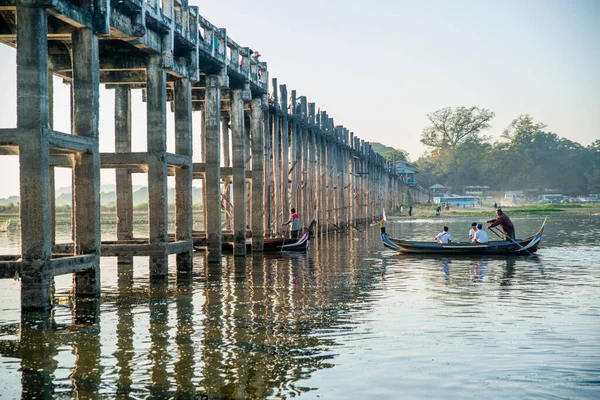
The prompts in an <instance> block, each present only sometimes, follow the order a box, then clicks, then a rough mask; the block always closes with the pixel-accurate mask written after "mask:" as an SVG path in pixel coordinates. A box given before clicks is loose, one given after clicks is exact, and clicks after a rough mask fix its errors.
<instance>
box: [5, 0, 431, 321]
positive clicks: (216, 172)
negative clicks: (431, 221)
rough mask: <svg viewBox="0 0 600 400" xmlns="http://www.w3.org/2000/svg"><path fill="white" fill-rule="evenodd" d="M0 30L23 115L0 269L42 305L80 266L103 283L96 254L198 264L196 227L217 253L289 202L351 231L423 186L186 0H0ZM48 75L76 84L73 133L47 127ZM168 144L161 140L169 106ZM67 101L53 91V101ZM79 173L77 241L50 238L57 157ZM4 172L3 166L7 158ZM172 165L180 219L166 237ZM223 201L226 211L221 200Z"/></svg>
mask: <svg viewBox="0 0 600 400" xmlns="http://www.w3.org/2000/svg"><path fill="white" fill-rule="evenodd" d="M0 41H1V42H2V43H4V44H6V45H8V46H12V47H17V44H18V47H17V52H16V53H17V126H16V127H15V128H11V129H1V130H0V154H4V155H18V156H19V162H20V169H19V173H20V195H21V202H20V212H21V216H20V225H21V253H20V254H18V255H2V256H0V278H12V277H13V276H15V273H18V274H19V275H20V276H21V279H22V281H21V307H22V309H24V310H26V309H47V308H49V307H50V305H51V285H50V282H51V280H52V279H53V277H54V276H57V275H63V274H74V293H75V295H76V296H92V297H97V296H99V295H100V280H99V271H100V256H118V257H120V259H121V260H127V259H128V258H129V259H130V258H131V257H133V256H148V257H150V276H151V277H152V278H164V277H165V276H167V274H168V256H169V255H170V254H177V268H178V270H189V269H191V265H192V263H191V258H192V251H193V240H194V239H199V238H200V237H202V238H204V241H205V245H206V248H207V259H208V261H209V262H220V261H221V245H222V241H223V235H224V232H225V233H227V234H228V235H231V236H232V240H233V241H234V254H235V255H245V253H246V246H245V242H246V238H247V235H248V231H250V233H251V235H252V251H258V252H260V251H261V250H262V248H263V238H264V237H265V236H270V235H281V234H282V233H283V232H282V230H281V229H282V228H281V224H282V223H283V222H284V221H285V217H286V216H287V212H288V210H289V209H290V208H291V207H295V208H296V209H297V210H298V211H299V214H300V216H301V217H302V218H303V219H302V224H303V225H304V226H306V225H307V224H308V222H309V218H312V217H315V218H316V219H317V220H318V228H317V229H318V232H319V233H321V232H327V231H329V230H331V229H336V230H340V229H348V228H350V227H351V226H355V225H358V224H364V223H367V222H369V221H371V220H373V219H374V218H377V217H378V216H379V214H380V212H381V210H382V208H384V207H385V208H388V209H392V208H394V207H396V206H398V205H399V204H401V203H404V204H408V203H409V202H413V203H417V202H424V201H426V200H427V193H426V192H425V191H422V190H420V189H419V188H415V187H407V186H405V185H404V184H403V183H402V182H401V180H400V179H399V178H398V176H397V175H395V174H393V173H391V165H390V164H389V163H387V162H385V160H384V159H383V158H382V157H381V156H380V155H378V154H375V153H374V152H373V151H372V149H371V147H370V145H369V143H368V142H365V141H364V140H361V139H359V138H358V137H356V136H355V135H354V133H353V132H350V131H349V130H348V129H347V128H345V127H343V126H342V125H336V124H335V123H334V120H333V118H331V116H329V115H328V114H327V112H325V111H321V110H319V109H318V108H317V106H316V105H315V103H310V102H308V100H307V98H306V97H305V96H298V95H297V93H296V91H295V90H291V91H290V92H289V93H288V90H287V88H286V85H278V83H277V80H276V79H273V80H272V91H271V92H269V73H268V70H267V64H266V63H265V62H262V61H259V59H258V57H257V55H256V53H253V52H252V50H250V49H249V48H248V47H242V46H241V45H239V44H237V43H236V42H235V41H234V40H233V39H231V38H230V37H228V36H227V32H226V30H225V29H223V28H217V27H215V26H214V25H212V24H211V23H210V22H208V21H207V20H205V19H204V18H202V16H201V15H200V14H199V13H198V8H197V7H192V6H188V4H187V2H186V1H179V0H163V1H162V2H157V0H148V1H143V0H118V1H117V0H111V1H108V0H71V1H69V0H0ZM53 76H58V77H61V78H62V79H63V81H64V82H65V83H67V84H69V85H70V88H71V105H70V110H71V132H58V131H56V130H54V129H53V125H54V124H53V117H52V116H53V107H54V104H53V83H52V82H53ZM101 84H104V85H106V87H107V88H109V89H114V95H115V150H116V151H115V152H111V153H101V152H100V151H99V146H98V143H99V135H100V133H101V132H100V130H99V88H100V85H101ZM136 89H143V93H144V99H145V102H146V107H147V115H146V119H147V121H146V123H147V149H146V151H144V152H133V151H132V139H131V138H132V111H131V110H132V100H131V93H132V90H136ZM169 104H170V106H171V111H172V112H174V120H175V152H174V153H170V152H167V140H166V137H167V135H166V132H167V128H166V124H167V122H166V121H167V112H168V110H167V105H169ZM62 106H63V105H61V107H62ZM194 111H197V112H201V113H202V126H201V135H200V138H198V139H199V140H201V143H202V157H201V162H200V163H194V162H193V161H192V148H193V147H192V140H193V139H194V138H193V135H192V114H193V112H194ZM55 167H67V168H71V169H72V174H73V216H72V218H73V243H72V244H71V245H70V246H64V245H63V246H58V245H56V244H55V240H54V237H55V233H54V229H55V228H54V226H55V223H54V222H55V221H54V198H55V195H54V190H55V187H54V186H55V185H54V168H55ZM101 168H114V169H116V188H117V189H116V191H117V220H118V222H117V240H116V241H111V242H101V237H100V233H101V226H100V169H101ZM140 172H141V173H146V174H147V176H148V186H149V189H148V197H149V206H148V208H149V210H148V214H149V220H148V226H149V235H148V237H147V238H136V237H134V235H133V203H132V193H133V191H132V174H133V173H140ZM5 173H6V172H5ZM168 176H174V177H175V185H176V187H175V189H176V199H175V200H176V221H175V222H176V233H175V235H174V236H169V235H168V197H167V192H168V187H167V178H168ZM194 179H202V180H203V184H202V189H203V200H204V201H203V204H204V208H203V213H204V231H203V232H194V231H192V182H193V180H194ZM223 211H224V212H223Z"/></svg>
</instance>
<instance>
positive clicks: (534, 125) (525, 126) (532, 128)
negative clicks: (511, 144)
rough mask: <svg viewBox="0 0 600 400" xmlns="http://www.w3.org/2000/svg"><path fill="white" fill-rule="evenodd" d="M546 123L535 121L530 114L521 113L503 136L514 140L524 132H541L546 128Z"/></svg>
mask: <svg viewBox="0 0 600 400" xmlns="http://www.w3.org/2000/svg"><path fill="white" fill-rule="evenodd" d="M545 127H546V124H544V123H542V122H534V120H533V118H531V115H529V114H521V115H519V116H518V117H517V118H515V119H514V120H513V121H512V122H511V123H510V125H508V126H507V127H506V128H505V129H504V131H502V137H503V138H504V139H507V140H512V139H513V138H514V137H515V136H517V135H520V134H523V133H539V132H542V131H543V130H544V128H545Z"/></svg>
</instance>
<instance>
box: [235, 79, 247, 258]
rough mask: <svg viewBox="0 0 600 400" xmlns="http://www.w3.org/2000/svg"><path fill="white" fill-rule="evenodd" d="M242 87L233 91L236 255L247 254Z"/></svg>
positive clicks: (244, 134) (244, 135) (243, 97)
mask: <svg viewBox="0 0 600 400" xmlns="http://www.w3.org/2000/svg"><path fill="white" fill-rule="evenodd" d="M245 97H246V94H245V93H244V90H242V89H234V90H232V91H231V145H232V146H231V148H232V158H233V167H232V170H233V238H234V249H233V255H234V256H245V255H246V132H245V127H244V100H245Z"/></svg>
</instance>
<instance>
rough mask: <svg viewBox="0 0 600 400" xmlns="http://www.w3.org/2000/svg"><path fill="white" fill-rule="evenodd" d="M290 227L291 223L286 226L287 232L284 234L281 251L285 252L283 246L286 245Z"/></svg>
mask: <svg viewBox="0 0 600 400" xmlns="http://www.w3.org/2000/svg"><path fill="white" fill-rule="evenodd" d="M289 229H290V224H287V225H286V226H285V233H284V235H283V243H281V251H282V252H283V246H285V238H286V237H287V235H288V230H289Z"/></svg>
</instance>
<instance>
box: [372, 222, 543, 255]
mask: <svg viewBox="0 0 600 400" xmlns="http://www.w3.org/2000/svg"><path fill="white" fill-rule="evenodd" d="M545 225H546V219H544V222H543V224H542V227H541V228H540V230H539V231H538V232H537V233H536V234H535V235H533V236H530V237H528V238H526V239H516V240H515V241H505V240H492V241H490V242H488V243H471V242H463V243H461V242H456V243H454V242H452V243H448V244H440V243H438V242H420V241H414V240H403V239H394V238H391V237H389V236H388V235H387V234H386V233H385V227H383V226H382V233H381V241H382V242H383V245H384V246H385V247H387V248H388V249H392V250H395V251H397V252H400V253H411V254H462V255H481V254H484V255H485V254H489V255H495V254H515V255H530V254H532V253H534V252H536V251H537V250H538V247H539V245H540V242H541V241H542V234H543V232H544V226H545Z"/></svg>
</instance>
